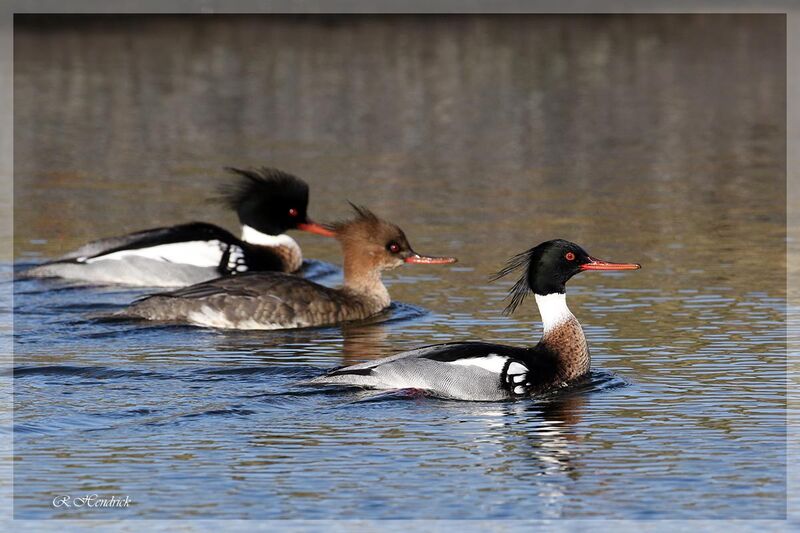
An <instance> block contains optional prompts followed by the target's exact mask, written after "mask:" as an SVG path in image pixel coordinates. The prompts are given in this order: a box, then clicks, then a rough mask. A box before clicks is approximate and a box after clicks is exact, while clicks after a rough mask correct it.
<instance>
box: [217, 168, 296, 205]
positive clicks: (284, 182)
mask: <svg viewBox="0 0 800 533" xmlns="http://www.w3.org/2000/svg"><path fill="white" fill-rule="evenodd" d="M225 170H227V171H228V172H230V173H231V174H235V175H237V176H239V178H240V179H239V180H238V181H237V182H235V183H226V184H223V185H220V187H219V189H218V192H219V194H220V196H219V199H220V200H222V202H223V203H224V204H225V205H227V206H228V207H230V208H232V209H235V210H238V209H240V208H241V207H242V205H243V204H245V203H247V202H253V201H254V199H258V198H264V197H269V196H270V195H276V194H281V195H282V196H287V197H297V198H303V197H306V198H307V197H308V184H307V183H306V182H305V181H303V180H301V179H300V178H298V177H297V176H295V175H293V174H289V173H288V172H284V171H282V170H278V169H277V168H269V167H261V168H259V169H240V168H233V167H225Z"/></svg>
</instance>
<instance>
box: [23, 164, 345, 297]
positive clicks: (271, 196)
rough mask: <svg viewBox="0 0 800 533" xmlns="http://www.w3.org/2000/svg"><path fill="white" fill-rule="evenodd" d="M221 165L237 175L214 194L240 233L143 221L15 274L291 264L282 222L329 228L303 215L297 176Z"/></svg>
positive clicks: (210, 274)
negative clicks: (145, 226) (147, 225)
mask: <svg viewBox="0 0 800 533" xmlns="http://www.w3.org/2000/svg"><path fill="white" fill-rule="evenodd" d="M226 170H228V171H229V172H232V173H234V174H236V175H237V176H238V181H237V182H236V183H235V184H230V185H228V186H226V187H223V188H222V189H221V192H222V197H221V198H220V199H221V200H222V201H223V202H224V203H225V204H226V205H228V206H229V207H231V208H232V209H234V210H235V211H236V213H237V214H238V215H239V222H240V223H241V225H242V237H241V239H240V238H237V237H235V236H234V235H233V234H231V233H230V232H228V231H226V230H224V229H222V228H220V227H219V226H215V225H213V224H207V223H204V222H191V223H188V224H180V225H177V226H170V227H164V228H155V229H149V230H144V231H139V232H136V233H131V234H128V235H123V236H121V237H111V238H107V239H100V240H97V241H93V242H90V243H88V244H86V245H84V246H82V247H80V248H79V249H77V250H75V251H73V252H71V253H68V254H66V255H64V256H62V257H60V258H59V259H57V260H55V261H51V262H48V263H44V264H42V265H38V266H35V267H33V268H30V269H28V270H27V271H25V272H23V273H22V277H38V278H52V277H56V278H64V279H70V280H76V281H85V282H89V283H97V284H125V285H137V286H148V287H184V286H187V285H193V284H195V283H200V282H203V281H207V280H210V279H214V278H218V277H220V276H225V275H231V274H240V273H242V272H252V271H264V270H267V271H280V272H294V271H296V270H298V269H299V268H300V267H301V266H302V264H303V255H302V252H301V251H300V246H299V245H298V244H297V242H296V241H295V240H294V239H292V238H291V237H290V236H288V235H286V234H285V232H286V231H287V230H290V229H299V230H303V231H308V232H311V233H317V234H320V235H325V236H328V237H332V236H333V234H332V233H331V232H330V231H329V230H327V229H325V228H324V227H323V226H321V225H320V224H317V223H315V222H312V221H310V220H309V219H308V215H307V208H308V185H307V184H306V182H304V181H303V180H301V179H300V178H298V177H296V176H293V175H291V174H287V173H286V172H282V171H280V170H276V169H271V168H261V169H259V170H240V169H236V168H228V169H226Z"/></svg>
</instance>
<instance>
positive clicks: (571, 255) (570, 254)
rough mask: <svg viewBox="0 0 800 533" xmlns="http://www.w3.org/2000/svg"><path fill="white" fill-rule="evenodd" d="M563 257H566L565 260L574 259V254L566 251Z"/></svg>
mask: <svg viewBox="0 0 800 533" xmlns="http://www.w3.org/2000/svg"><path fill="white" fill-rule="evenodd" d="M564 257H566V258H567V261H575V254H573V253H572V252H567V255H565V256H564Z"/></svg>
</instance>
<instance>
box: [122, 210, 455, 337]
mask: <svg viewBox="0 0 800 533" xmlns="http://www.w3.org/2000/svg"><path fill="white" fill-rule="evenodd" d="M353 208H354V209H355V211H356V216H355V217H354V218H353V219H352V220H349V221H346V222H340V223H336V224H332V225H331V226H330V228H331V230H332V231H333V233H334V235H335V237H336V239H337V240H338V241H339V242H340V244H341V246H342V252H343V255H344V286H343V287H341V288H339V289H333V288H330V287H325V286H324V285H320V284H318V283H315V282H313V281H310V280H307V279H304V278H300V277H298V276H293V275H291V274H285V273H281V272H255V273H247V274H243V275H239V276H235V277H228V278H219V279H215V280H212V281H208V282H205V283H200V284H198V285H193V286H191V287H186V288H184V289H179V290H176V291H172V292H166V293H161V294H154V295H152V296H149V297H146V298H144V299H142V300H139V301H137V302H134V303H133V304H132V305H131V306H129V307H128V308H127V309H125V310H123V311H121V312H120V313H117V316H120V317H128V318H144V319H147V320H159V321H168V322H178V323H185V324H192V325H198V326H208V327H216V328H229V329H289V328H304V327H310V326H324V325H332V324H339V323H342V322H347V321H351V320H361V319H364V318H367V317H370V316H372V315H375V314H377V313H379V312H381V311H383V310H384V309H386V308H387V307H389V304H390V303H391V300H390V298H389V292H388V291H387V290H386V287H385V286H384V285H383V282H382V281H381V272H382V271H384V270H389V269H392V268H396V267H398V266H400V265H402V264H404V263H425V264H446V263H454V262H455V261H456V259H455V258H452V257H428V256H422V255H419V254H417V253H416V252H414V250H412V249H411V245H410V244H409V243H408V240H407V239H406V236H405V234H404V233H403V230H401V229H400V228H399V227H397V226H396V225H394V224H392V223H390V222H386V221H385V220H382V219H380V218H378V217H377V216H375V215H374V214H373V213H372V212H370V211H369V210H367V209H366V208H364V207H357V206H353Z"/></svg>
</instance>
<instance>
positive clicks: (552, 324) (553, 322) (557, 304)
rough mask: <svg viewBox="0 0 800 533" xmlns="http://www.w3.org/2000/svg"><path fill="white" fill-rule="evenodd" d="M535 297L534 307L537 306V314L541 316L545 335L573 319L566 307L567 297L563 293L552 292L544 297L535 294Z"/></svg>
mask: <svg viewBox="0 0 800 533" xmlns="http://www.w3.org/2000/svg"><path fill="white" fill-rule="evenodd" d="M535 297H536V305H538V306H539V314H540V315H542V325H543V326H544V332H545V333H547V332H548V331H551V330H553V329H555V328H556V327H558V326H559V325H561V324H563V323H564V322H566V321H568V320H570V319H573V318H575V317H574V315H573V314H572V312H570V310H569V307H567V295H566V294H564V293H563V292H554V293H552V294H546V295H541V294H536V295H535Z"/></svg>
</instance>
